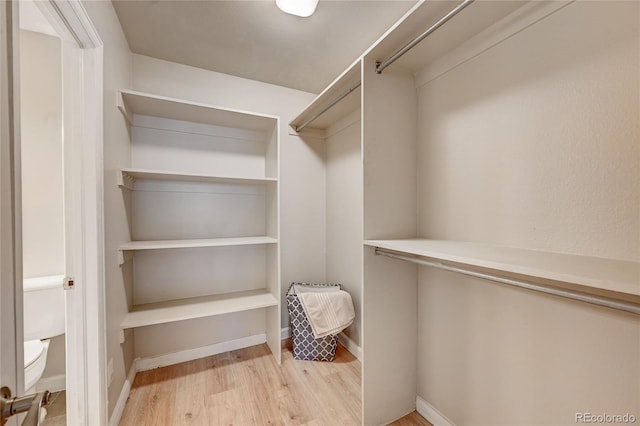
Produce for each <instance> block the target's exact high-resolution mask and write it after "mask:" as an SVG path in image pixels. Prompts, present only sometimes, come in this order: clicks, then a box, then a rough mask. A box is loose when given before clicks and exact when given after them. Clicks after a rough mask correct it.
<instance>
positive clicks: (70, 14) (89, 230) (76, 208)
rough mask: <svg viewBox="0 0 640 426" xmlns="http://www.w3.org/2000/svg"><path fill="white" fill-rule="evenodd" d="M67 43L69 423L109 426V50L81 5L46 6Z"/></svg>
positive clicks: (62, 0) (73, 1) (64, 1)
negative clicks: (105, 107)
mask: <svg viewBox="0 0 640 426" xmlns="http://www.w3.org/2000/svg"><path fill="white" fill-rule="evenodd" d="M41 3H42V5H43V6H44V7H43V9H44V10H45V13H46V15H47V17H48V18H49V20H50V21H52V25H53V26H54V28H57V29H58V31H59V34H60V37H61V38H62V41H63V44H62V45H63V49H62V50H63V67H64V68H65V73H64V77H63V78H64V79H65V80H64V83H63V84H64V87H65V93H64V96H63V98H64V99H65V104H64V108H65V111H67V112H69V113H68V114H67V113H65V117H66V118H65V120H64V128H65V136H64V137H65V150H64V151H65V153H64V160H65V216H66V217H65V239H66V241H67V248H66V265H65V272H66V273H67V274H68V275H70V276H73V277H74V279H75V281H76V283H77V285H76V286H75V287H74V289H73V290H70V291H67V292H66V293H65V294H66V295H65V299H66V305H67V326H66V336H67V338H66V348H65V349H66V366H67V368H66V382H67V386H66V390H67V422H68V423H69V424H106V423H107V386H106V383H107V377H106V335H105V332H104V330H105V322H106V321H105V306H104V226H103V223H104V220H103V211H104V209H103V197H102V190H103V182H102V180H103V159H102V153H103V146H102V143H103V142H102V138H103V128H102V119H103V115H102V96H103V90H104V88H103V75H102V70H103V66H102V60H103V49H102V41H101V40H100V36H99V35H98V32H97V31H96V29H95V27H94V26H93V24H92V22H91V19H90V17H89V15H88V13H87V12H86V10H85V9H84V7H83V5H82V3H81V1H79V0H51V1H49V2H41Z"/></svg>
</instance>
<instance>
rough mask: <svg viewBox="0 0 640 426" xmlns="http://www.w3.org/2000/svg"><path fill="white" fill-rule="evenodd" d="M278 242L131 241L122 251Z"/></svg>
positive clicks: (257, 239)
mask: <svg viewBox="0 0 640 426" xmlns="http://www.w3.org/2000/svg"><path fill="white" fill-rule="evenodd" d="M277 242H278V240H277V239H276V238H272V237H238V238H198V239H191V240H157V241H131V242H129V243H125V244H122V245H121V246H120V250H162V249H177V248H196V247H224V246H246V245H256V244H275V243H277Z"/></svg>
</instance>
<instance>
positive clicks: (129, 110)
mask: <svg viewBox="0 0 640 426" xmlns="http://www.w3.org/2000/svg"><path fill="white" fill-rule="evenodd" d="M118 108H119V109H120V111H121V112H122V114H123V116H124V118H125V119H126V120H127V122H128V124H129V125H130V135H131V167H126V168H122V169H121V170H120V171H119V172H118V173H117V185H118V186H119V187H120V188H122V189H123V191H124V192H125V193H126V194H128V195H127V196H128V197H129V196H130V201H127V202H126V204H127V207H128V213H129V215H130V230H131V237H132V238H131V241H127V242H123V243H122V244H121V245H120V251H121V252H122V256H120V261H121V263H122V264H123V265H124V264H126V263H127V262H133V268H132V270H133V272H132V273H131V276H132V281H133V282H132V283H131V293H132V300H131V301H130V302H131V303H130V308H129V313H128V314H127V315H126V316H125V318H124V319H123V321H122V324H121V327H122V329H140V328H141V327H147V326H162V325H163V324H169V323H171V324H176V323H179V322H181V321H188V320H195V319H201V318H212V317H217V316H223V315H227V314H234V315H242V313H244V312H249V311H251V312H254V311H256V310H262V311H263V312H264V318H263V320H261V321H259V322H258V323H257V324H256V319H255V315H254V316H249V317H246V319H245V317H237V316H236V317H234V318H236V320H235V322H236V323H235V324H230V325H229V328H233V327H234V326H235V327H238V329H239V330H242V329H243V328H244V329H251V330H255V329H256V328H258V329H260V328H262V333H263V334H264V338H265V340H266V342H267V343H268V344H269V347H270V348H271V351H272V353H273V355H274V356H275V357H276V359H277V360H278V362H279V361H280V309H281V308H280V264H279V263H280V248H279V195H278V194H279V181H278V170H279V165H278V144H279V142H278V141H279V137H278V119H277V118H276V117H271V116H265V115H260V114H253V113H248V112H244V111H236V110H231V109H227V108H221V107H216V106H210V105H204V104H200V103H196V102H190V101H185V100H180V99H172V98H168V97H164V96H157V95H153V94H147V93H140V92H134V91H125V90H123V91H121V92H120V93H119V97H118ZM126 199H129V198H126ZM123 267H124V266H123ZM238 318H240V319H239V320H238ZM244 322H247V323H251V322H253V324H245V323H244ZM184 327H185V328H184V330H185V332H184V333H185V334H188V333H189V325H188V324H187V323H185V325H184ZM141 332H143V330H142V331H141ZM238 333H240V335H237V336H234V337H235V338H236V339H242V338H243V337H249V336H243V335H242V332H241V331H239V332H238ZM254 333H255V331H254ZM251 337H255V334H254V335H252V336H251ZM173 338H174V339H176V340H179V336H174V337H173ZM252 341H253V340H252ZM207 343H208V344H218V343H223V342H221V341H220V340H219V339H217V338H216V337H215V335H214V336H211V342H203V345H204V344H207ZM180 349H181V350H189V349H193V348H180ZM157 355H162V354H157Z"/></svg>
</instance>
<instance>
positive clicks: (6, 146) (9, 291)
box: [0, 1, 24, 425]
mask: <svg viewBox="0 0 640 426" xmlns="http://www.w3.org/2000/svg"><path fill="white" fill-rule="evenodd" d="M14 6H15V5H13V4H12V3H10V2H6V1H0V386H2V387H8V388H9V389H10V390H11V392H12V393H13V394H14V395H15V394H16V392H18V391H19V390H21V388H22V387H23V386H24V383H23V382H24V378H23V377H22V374H18V372H20V373H22V371H23V367H22V365H21V364H22V359H23V354H22V352H23V347H22V345H16V342H22V333H21V327H16V319H17V318H21V316H22V310H21V307H22V256H21V250H22V249H21V246H20V243H21V235H20V230H21V224H20V218H21V212H20V205H21V203H20V179H19V176H20V167H19V166H20V151H19V145H20V144H19V140H20V139H19V129H20V126H19V123H20V116H19V113H20V108H19V104H18V103H17V101H18V96H17V95H18V93H17V90H18V86H19V84H18V82H17V81H15V80H14V78H13V77H14V76H15V73H14V72H13V71H14V70H15V68H16V67H17V64H16V62H17V58H18V56H17V52H15V49H16V48H17V31H18V29H17V28H16V27H14V23H16V22H17V10H16V9H15V8H14ZM3 389H4V388H3ZM8 424H10V425H12V424H13V425H15V424H17V420H15V419H13V420H12V421H11V422H9V423H8Z"/></svg>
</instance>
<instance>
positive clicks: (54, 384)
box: [35, 374, 67, 392]
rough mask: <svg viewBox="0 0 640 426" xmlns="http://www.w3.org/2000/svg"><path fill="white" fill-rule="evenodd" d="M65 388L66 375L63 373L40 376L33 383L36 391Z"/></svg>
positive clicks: (61, 389)
mask: <svg viewBox="0 0 640 426" xmlns="http://www.w3.org/2000/svg"><path fill="white" fill-rule="evenodd" d="M66 388H67V376H66V375H65V374H56V375H55V376H50V377H42V378H41V379H40V380H38V383H36V385H35V391H36V392H44V391H46V390H48V391H49V392H60V391H63V390H65V389H66Z"/></svg>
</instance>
